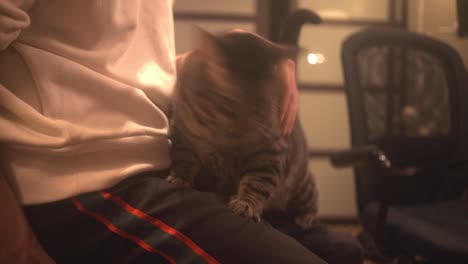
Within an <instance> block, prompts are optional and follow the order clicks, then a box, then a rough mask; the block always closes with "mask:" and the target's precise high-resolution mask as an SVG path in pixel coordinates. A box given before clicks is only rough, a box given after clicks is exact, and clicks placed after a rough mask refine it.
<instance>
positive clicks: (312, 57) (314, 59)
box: [307, 53, 325, 65]
mask: <svg viewBox="0 0 468 264" xmlns="http://www.w3.org/2000/svg"><path fill="white" fill-rule="evenodd" d="M307 62H309V64H312V65H315V64H321V63H324V62H325V57H324V56H323V54H321V53H309V55H307Z"/></svg>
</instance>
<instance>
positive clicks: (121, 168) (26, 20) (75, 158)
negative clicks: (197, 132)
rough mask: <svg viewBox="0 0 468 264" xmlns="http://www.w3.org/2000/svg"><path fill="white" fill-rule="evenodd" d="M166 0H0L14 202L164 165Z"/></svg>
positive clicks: (1, 94)
mask: <svg viewBox="0 0 468 264" xmlns="http://www.w3.org/2000/svg"><path fill="white" fill-rule="evenodd" d="M174 59H175V51H174V38H173V20H172V1H170V0H37V1H34V0H0V144H1V145H2V148H1V151H2V152H3V153H2V155H3V157H2V159H3V161H4V162H5V163H6V170H5V171H6V173H7V176H9V177H10V178H11V180H12V182H13V183H14V184H16V187H17V188H18V191H19V196H20V199H21V201H22V202H23V204H36V203H43V202H50V201H55V200H59V199H63V198H67V197H70V196H73V195H77V194H80V193H84V192H88V191H94V190H99V189H102V188H106V187H109V186H112V185H114V184H115V183H117V182H119V181H121V180H122V179H124V178H126V177H128V176H130V175H133V174H135V173H137V172H140V171H143V170H149V169H165V168H168V167H169V166H170V160H169V155H168V149H169V146H170V143H169V139H168V120H167V117H166V113H167V111H168V107H169V100H170V96H171V94H172V89H173V84H174V81H175V67H174V66H175V64H174Z"/></svg>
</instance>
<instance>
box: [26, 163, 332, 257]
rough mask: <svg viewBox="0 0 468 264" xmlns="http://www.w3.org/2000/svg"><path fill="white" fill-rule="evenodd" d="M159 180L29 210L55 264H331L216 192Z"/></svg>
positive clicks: (135, 180) (140, 178) (148, 178)
mask: <svg viewBox="0 0 468 264" xmlns="http://www.w3.org/2000/svg"><path fill="white" fill-rule="evenodd" d="M163 175H165V174H163ZM161 176H162V175H161V173H160V172H159V173H158V172H153V173H142V174H140V175H136V176H133V177H131V178H129V179H127V180H124V181H123V182H121V183H119V184H118V185H116V186H114V187H112V188H109V189H107V190H103V191H99V192H91V193H86V194H82V195H79V196H76V197H72V198H70V199H66V200H61V201H58V202H53V203H47V204H40V205H32V206H25V207H24V211H25V214H26V217H27V218H28V220H29V222H30V224H31V226H32V228H33V231H34V232H35V234H36V235H37V237H38V239H39V241H40V242H41V244H42V245H43V247H44V248H45V250H46V251H47V252H48V253H49V255H50V256H51V257H52V258H53V259H54V260H56V261H57V263H236V264H241V263H308V264H313V263H317V264H318V263H326V262H325V261H323V260H322V259H320V258H319V257H317V256H316V255H315V254H314V253H312V251H311V250H308V249H306V248H305V247H304V246H302V245H301V244H300V243H298V242H297V241H296V240H295V239H294V238H292V237H290V236H287V235H285V234H283V233H281V232H279V231H277V230H276V229H275V228H273V227H271V226H269V225H266V224H262V223H254V222H252V221H250V220H248V219H245V218H242V217H239V216H237V215H234V214H233V213H231V212H230V211H229V210H228V209H227V206H226V202H225V201H223V200H222V199H220V198H219V197H215V195H214V194H210V193H202V192H198V191H195V190H191V189H188V188H180V187H175V186H173V185H171V184H169V183H167V182H166V181H165V180H164V179H163V178H161Z"/></svg>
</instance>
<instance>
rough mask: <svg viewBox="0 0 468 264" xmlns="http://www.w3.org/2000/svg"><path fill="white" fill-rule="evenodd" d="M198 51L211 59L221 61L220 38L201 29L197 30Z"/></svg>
mask: <svg viewBox="0 0 468 264" xmlns="http://www.w3.org/2000/svg"><path fill="white" fill-rule="evenodd" d="M195 40H196V49H197V50H198V51H199V52H201V53H202V54H204V55H206V56H208V57H209V58H211V59H216V60H217V59H219V58H220V57H221V56H220V55H221V51H220V47H219V40H218V38H217V37H216V36H215V35H213V34H211V33H209V32H207V31H205V30H203V29H201V28H199V27H196V28H195Z"/></svg>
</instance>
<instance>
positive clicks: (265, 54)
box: [168, 31, 318, 228]
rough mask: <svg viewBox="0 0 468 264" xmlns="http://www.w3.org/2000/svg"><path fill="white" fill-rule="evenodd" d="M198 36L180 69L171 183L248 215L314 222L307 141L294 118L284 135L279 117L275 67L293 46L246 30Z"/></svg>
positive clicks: (314, 198) (303, 223)
mask: <svg viewBox="0 0 468 264" xmlns="http://www.w3.org/2000/svg"><path fill="white" fill-rule="evenodd" d="M201 35H202V37H201V43H202V44H201V45H200V47H199V48H198V49H197V50H195V51H193V52H192V53H191V54H189V55H188V56H187V58H186V59H185V62H184V65H183V67H182V68H181V69H180V70H179V73H178V81H177V86H176V91H175V94H174V98H173V116H172V126H171V127H172V129H171V140H172V144H173V146H172V153H171V157H172V160H173V165H172V168H173V169H172V174H171V176H170V177H169V178H168V181H170V182H173V183H175V184H179V185H185V186H193V187H194V188H195V189H199V190H203V191H215V192H218V193H220V194H223V195H226V196H228V197H230V201H229V207H230V209H231V210H232V211H234V212H235V213H236V214H239V215H242V216H245V217H251V218H253V219H255V220H260V216H261V213H262V212H263V211H266V210H268V211H283V212H287V213H290V214H293V215H295V219H296V223H297V224H298V225H299V226H301V227H302V228H309V227H311V226H312V225H314V224H315V223H316V214H317V210H318V207H317V199H318V196H317V188H316V184H315V180H314V177H313V175H312V174H311V173H310V171H309V170H308V157H307V143H306V139H305V137H304V134H303V131H302V128H301V125H300V122H299V121H296V127H295V128H294V130H293V132H292V134H291V135H290V136H287V137H286V136H283V135H282V132H281V126H280V118H279V116H280V102H281V96H282V92H283V90H284V87H282V85H283V84H282V82H281V80H280V79H279V75H278V74H277V72H276V71H277V70H278V64H279V63H280V61H282V60H284V59H286V58H288V56H290V54H289V53H290V52H291V49H289V48H284V47H281V46H279V45H276V44H273V43H271V42H269V41H267V40H266V39H263V38H261V37H259V36H257V35H255V34H252V33H248V32H243V31H230V32H227V33H224V34H221V35H218V36H212V35H209V34H208V33H202V34H201Z"/></svg>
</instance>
